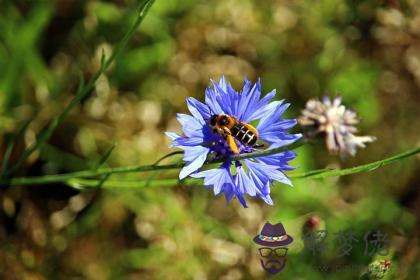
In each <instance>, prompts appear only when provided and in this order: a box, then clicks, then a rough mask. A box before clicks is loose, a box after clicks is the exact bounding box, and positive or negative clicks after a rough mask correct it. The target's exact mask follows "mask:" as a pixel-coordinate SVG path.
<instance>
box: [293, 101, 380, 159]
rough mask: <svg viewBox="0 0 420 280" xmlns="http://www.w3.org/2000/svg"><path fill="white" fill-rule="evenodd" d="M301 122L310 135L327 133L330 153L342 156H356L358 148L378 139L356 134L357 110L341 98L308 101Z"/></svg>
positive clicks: (300, 118)
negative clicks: (351, 109)
mask: <svg viewBox="0 0 420 280" xmlns="http://www.w3.org/2000/svg"><path fill="white" fill-rule="evenodd" d="M298 120H299V124H300V125H301V126H303V127H304V128H307V129H308V132H307V134H308V136H309V137H311V136H314V135H315V134H319V133H322V134H325V136H326V143H327V149H328V151H330V153H333V154H337V153H340V155H341V157H345V156H346V155H352V156H354V155H355V154H356V149H357V148H358V147H359V148H364V147H365V146H366V143H369V142H373V141H375V140H376V138H375V137H372V136H356V135H354V133H356V132H357V128H356V125H357V124H358V123H359V120H358V119H357V115H356V113H355V112H353V111H350V110H347V109H346V107H344V105H342V104H341V98H340V97H336V98H334V100H331V99H330V98H329V97H324V99H323V100H322V102H321V101H319V100H316V99H311V100H309V101H308V102H307V103H306V107H305V109H304V110H303V111H302V115H301V116H300V117H299V119H298Z"/></svg>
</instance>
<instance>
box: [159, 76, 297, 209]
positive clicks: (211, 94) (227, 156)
mask: <svg viewBox="0 0 420 280" xmlns="http://www.w3.org/2000/svg"><path fill="white" fill-rule="evenodd" d="M212 85H213V87H208V88H207V89H206V92H205V103H202V102H200V101H198V100H196V99H195V98H193V97H189V98H187V105H188V109H189V111H190V112H191V115H186V114H178V115H177V119H178V121H179V122H180V124H181V126H182V131H183V133H184V135H183V136H180V135H177V134H176V133H173V132H167V133H166V134H167V135H168V136H169V137H170V138H171V139H172V146H173V147H177V148H180V149H182V150H184V158H183V160H184V161H185V162H186V164H185V166H184V167H183V168H182V170H181V172H180V174H179V178H180V179H183V178H186V177H187V176H190V177H194V178H203V179H204V185H205V186H207V187H209V188H213V191H214V194H215V195H219V194H220V193H224V194H225V197H226V201H227V202H228V203H229V202H230V201H231V200H232V199H233V198H234V197H237V198H238V200H239V201H240V202H241V204H242V205H243V206H244V207H247V205H246V202H245V197H244V195H245V194H248V195H249V196H252V197H255V196H258V197H260V198H262V199H263V200H264V201H265V202H266V203H267V204H270V205H272V204H273V201H272V199H271V197H270V187H271V186H272V185H273V183H274V182H275V181H277V182H280V183H284V184H288V185H291V181H290V180H289V178H288V177H287V176H286V175H285V174H284V171H287V170H292V169H293V167H291V166H290V165H289V164H288V161H290V160H292V159H294V158H295V157H296V154H295V153H294V152H293V151H285V152H281V153H278V154H272V155H267V156H261V157H257V158H253V159H250V158H249V159H242V160H232V159H231V157H232V156H236V155H241V154H246V153H252V152H254V151H257V150H261V149H263V148H265V149H274V148H279V147H282V146H285V145H289V144H291V143H293V142H295V141H296V140H297V139H299V138H300V137H301V134H289V133H288V132H287V130H288V129H290V128H292V127H293V126H295V125H296V124H297V120H296V119H283V118H282V115H283V113H284V112H285V111H286V109H287V108H288V107H289V105H290V104H285V103H283V102H284V101H283V100H281V101H273V98H274V97H275V95H276V92H275V90H273V91H271V92H269V93H268V94H266V95H265V96H264V97H261V94H262V90H261V83H260V80H258V81H257V82H256V83H255V84H254V85H252V82H251V81H249V80H245V82H244V86H243V89H242V90H241V92H237V91H236V90H235V89H234V88H233V87H232V86H231V85H230V83H229V82H227V81H226V80H225V78H224V77H222V78H221V79H220V81H219V82H218V83H216V82H213V81H212ZM209 157H211V158H222V159H223V162H222V163H221V165H220V166H219V167H218V168H215V169H208V170H200V169H201V168H202V166H203V164H204V162H205V161H206V160H207V159H208V158H209Z"/></svg>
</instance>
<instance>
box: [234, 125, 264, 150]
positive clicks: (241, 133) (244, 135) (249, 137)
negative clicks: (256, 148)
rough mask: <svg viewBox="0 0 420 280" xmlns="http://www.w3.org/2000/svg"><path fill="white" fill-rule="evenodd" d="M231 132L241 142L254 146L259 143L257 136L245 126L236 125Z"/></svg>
mask: <svg viewBox="0 0 420 280" xmlns="http://www.w3.org/2000/svg"><path fill="white" fill-rule="evenodd" d="M230 131H231V132H232V136H233V137H235V138H236V139H237V140H238V141H239V142H241V143H243V144H247V145H250V146H253V145H254V144H255V143H256V142H257V140H258V139H257V136H256V135H255V134H254V133H253V132H252V131H251V130H249V129H248V128H246V127H245V126H244V125H243V124H240V123H237V124H235V125H234V126H233V127H232V128H231V129H230Z"/></svg>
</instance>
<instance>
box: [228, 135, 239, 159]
mask: <svg viewBox="0 0 420 280" xmlns="http://www.w3.org/2000/svg"><path fill="white" fill-rule="evenodd" d="M226 141H227V143H228V145H229V147H230V149H231V150H232V152H234V153H235V154H237V155H239V149H238V146H237V145H236V142H235V138H233V136H232V135H226Z"/></svg>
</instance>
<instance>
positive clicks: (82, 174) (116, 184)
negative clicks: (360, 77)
mask: <svg viewBox="0 0 420 280" xmlns="http://www.w3.org/2000/svg"><path fill="white" fill-rule="evenodd" d="M265 152H266V151H264V152H259V153H253V154H254V155H255V156H254V157H258V156H262V155H261V154H263V155H267V154H266V153H265ZM418 153H420V147H417V148H414V149H411V150H408V151H406V152H403V153H400V154H397V155H395V156H392V157H389V158H386V159H383V160H378V161H375V162H371V163H367V164H363V165H359V166H355V167H350V168H346V169H333V170H328V169H321V170H313V171H309V172H305V173H301V174H291V175H290V176H289V177H290V178H292V179H302V178H326V177H333V176H345V175H350V174H355V173H359V172H368V171H372V170H375V169H377V168H380V167H382V166H384V165H387V164H390V163H393V162H396V161H398V160H401V159H404V158H407V157H410V156H413V155H416V154H418ZM211 163H214V162H209V163H207V164H211ZM182 166H183V164H182V163H177V164H170V165H161V166H159V165H158V166H154V165H147V166H128V167H119V168H102V169H98V170H96V171H91V170H88V171H79V172H74V173H67V174H59V175H47V176H40V177H27V178H15V179H12V180H10V181H4V180H3V181H0V185H5V184H8V185H12V186H14V185H37V184H48V183H54V182H64V183H67V184H69V185H71V186H73V187H82V186H83V185H84V184H86V186H91V185H92V186H95V183H96V184H98V180H97V179H87V178H89V177H94V176H99V175H106V174H115V173H129V172H144V171H153V170H166V169H174V168H180V167H182ZM81 178H83V179H81ZM179 182H180V181H179V180H178V179H163V180H146V181H145V180H136V181H121V180H118V181H107V182H105V184H104V185H103V187H104V188H124V187H125V186H126V187H127V186H129V187H135V186H137V187H142V186H143V187H144V186H148V184H150V185H151V186H156V185H165V186H168V185H171V184H172V185H176V184H178V183H179ZM181 182H182V183H189V182H197V180H196V179H186V180H183V181H181Z"/></svg>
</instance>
